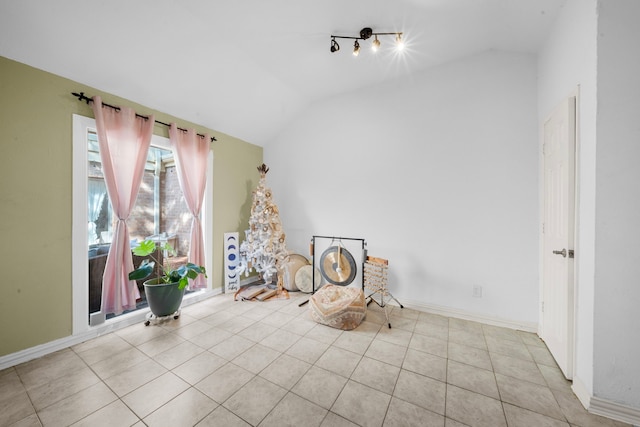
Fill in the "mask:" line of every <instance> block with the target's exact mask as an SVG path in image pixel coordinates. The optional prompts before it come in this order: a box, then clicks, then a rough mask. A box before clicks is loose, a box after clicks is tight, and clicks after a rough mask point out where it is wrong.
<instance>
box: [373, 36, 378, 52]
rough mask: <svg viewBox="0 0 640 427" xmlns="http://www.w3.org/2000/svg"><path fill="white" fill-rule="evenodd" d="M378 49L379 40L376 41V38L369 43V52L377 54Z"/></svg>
mask: <svg viewBox="0 0 640 427" xmlns="http://www.w3.org/2000/svg"><path fill="white" fill-rule="evenodd" d="M378 49H380V40H378V36H376V38H375V39H374V40H373V41H372V42H371V50H373V51H374V52H377V51H378Z"/></svg>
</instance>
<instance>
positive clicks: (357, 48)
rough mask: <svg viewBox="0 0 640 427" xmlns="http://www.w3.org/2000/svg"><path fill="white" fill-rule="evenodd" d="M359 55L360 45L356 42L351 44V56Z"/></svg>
mask: <svg viewBox="0 0 640 427" xmlns="http://www.w3.org/2000/svg"><path fill="white" fill-rule="evenodd" d="M359 54H360V43H358V40H356V42H355V43H354V44H353V56H358V55H359Z"/></svg>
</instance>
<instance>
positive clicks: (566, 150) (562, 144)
mask: <svg viewBox="0 0 640 427" xmlns="http://www.w3.org/2000/svg"><path fill="white" fill-rule="evenodd" d="M575 111H576V98H575V97H570V98H567V99H566V100H565V101H563V102H562V104H561V105H560V106H559V107H558V108H557V109H556V111H555V112H554V113H553V115H552V116H551V118H549V120H547V121H546V122H545V124H544V145H543V153H544V223H543V231H542V232H543V256H542V262H543V284H542V308H541V310H542V325H541V338H542V339H543V340H544V342H545V343H546V344H547V347H548V348H549V350H550V351H551V354H553V357H554V358H555V359H556V362H557V363H558V366H559V367H560V369H561V370H562V372H563V373H564V375H565V377H567V378H568V379H571V378H572V377H573V360H574V354H573V352H574V269H573V267H574V266H573V265H574V258H573V256H574V252H573V250H574V222H575V146H576V145H575V122H576V119H575Z"/></svg>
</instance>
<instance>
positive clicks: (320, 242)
mask: <svg viewBox="0 0 640 427" xmlns="http://www.w3.org/2000/svg"><path fill="white" fill-rule="evenodd" d="M366 246H367V244H366V242H365V240H364V239H356V238H352V237H335V236H313V237H312V238H311V243H310V245H309V252H310V255H311V259H312V261H311V264H312V265H313V269H312V276H311V283H312V285H313V288H312V292H311V293H312V294H315V292H316V290H317V289H316V280H317V278H316V274H318V273H317V272H319V273H320V275H321V276H322V279H324V281H325V282H326V283H331V284H332V285H336V286H349V285H351V284H352V283H353V282H354V281H356V279H358V281H359V284H360V286H361V287H362V290H363V291H364V262H365V260H366V259H367V249H366ZM352 252H353V253H352ZM354 254H355V255H354ZM319 283H321V280H320V281H319ZM356 283H357V282H356ZM320 287H321V286H320ZM308 302H309V300H306V301H303V302H301V303H300V304H299V305H298V306H299V307H301V306H303V305H305V304H306V303H308Z"/></svg>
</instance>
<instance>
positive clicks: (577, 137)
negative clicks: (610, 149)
mask: <svg viewBox="0 0 640 427" xmlns="http://www.w3.org/2000/svg"><path fill="white" fill-rule="evenodd" d="M568 98H575V108H574V110H575V117H574V126H575V130H574V139H575V141H574V144H575V147H574V151H575V153H574V154H575V157H574V218H573V229H574V230H573V248H574V260H573V295H572V296H571V301H570V303H569V304H571V305H572V307H568V308H570V309H571V312H572V313H573V318H572V319H571V322H572V328H571V330H572V334H571V335H572V336H570V337H567V339H568V340H569V348H570V351H571V355H570V359H571V360H570V364H571V366H570V369H568V373H569V376H568V379H573V376H574V374H575V366H576V360H577V355H576V336H577V327H578V323H577V321H576V314H577V295H578V288H579V284H580V280H579V276H578V271H579V268H578V265H579V263H580V250H579V241H580V235H579V230H580V227H579V225H580V215H579V209H578V206H580V200H579V199H580V86H579V85H578V86H577V87H576V88H575V89H574V90H573V91H571V92H570V93H569V94H568V95H567V96H565V97H564V98H562V100H561V102H564V101H565V100H566V99H568ZM561 102H558V103H556V106H555V107H554V108H553V110H552V111H551V112H550V113H549V114H547V116H545V118H544V120H542V122H541V123H540V128H539V132H540V133H539V140H540V144H539V160H540V161H539V172H538V173H539V189H540V191H539V193H540V196H539V217H540V221H539V230H538V235H539V274H538V276H539V300H538V316H539V321H538V336H540V337H541V336H542V335H543V334H542V331H543V327H544V323H543V322H544V313H543V304H544V267H545V266H544V248H545V245H544V233H543V230H544V209H545V156H544V142H545V140H544V138H545V135H544V134H545V132H544V125H545V123H546V122H547V121H548V120H549V119H550V118H551V116H552V115H553V113H554V112H555V111H556V109H557V108H558V107H559V105H560V104H561ZM567 249H569V248H567Z"/></svg>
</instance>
